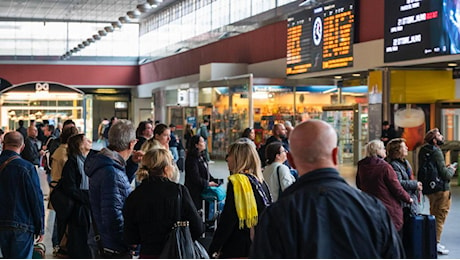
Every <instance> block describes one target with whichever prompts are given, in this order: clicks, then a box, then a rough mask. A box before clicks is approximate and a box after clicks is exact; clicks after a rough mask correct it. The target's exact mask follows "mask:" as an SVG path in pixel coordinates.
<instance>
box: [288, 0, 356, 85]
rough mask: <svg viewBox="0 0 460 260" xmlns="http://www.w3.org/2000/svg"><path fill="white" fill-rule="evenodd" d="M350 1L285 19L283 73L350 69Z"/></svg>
mask: <svg viewBox="0 0 460 260" xmlns="http://www.w3.org/2000/svg"><path fill="white" fill-rule="evenodd" d="M354 16H355V9H354V0H341V1H335V2H334V3H330V4H325V5H320V6H316V7H314V8H312V9H307V10H304V11H302V12H299V13H296V14H293V15H292V16H290V17H289V18H288V20H287V27H288V28H287V56H286V57H287V67H286V74H287V75H288V76H289V75H296V74H301V73H307V72H314V71H322V70H328V69H335V68H344V67H351V66H353V39H354V21H355V18H354Z"/></svg>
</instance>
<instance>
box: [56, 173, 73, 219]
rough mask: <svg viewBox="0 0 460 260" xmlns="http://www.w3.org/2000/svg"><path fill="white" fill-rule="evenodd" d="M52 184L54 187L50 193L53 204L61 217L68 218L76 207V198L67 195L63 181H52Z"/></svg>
mask: <svg viewBox="0 0 460 260" xmlns="http://www.w3.org/2000/svg"><path fill="white" fill-rule="evenodd" d="M53 184H54V186H53ZM50 186H51V188H53V189H52V191H51V193H50V202H51V206H53V209H54V210H55V211H56V213H57V214H59V215H60V217H59V218H62V219H67V218H68V217H69V216H70V215H71V214H72V211H73V208H74V207H75V202H74V200H73V199H72V198H70V197H69V196H67V194H66V193H65V192H64V191H63V190H62V182H61V181H58V182H56V181H52V182H51V183H50Z"/></svg>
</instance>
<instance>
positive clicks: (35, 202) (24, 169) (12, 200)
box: [0, 131, 45, 259]
mask: <svg viewBox="0 0 460 260" xmlns="http://www.w3.org/2000/svg"><path fill="white" fill-rule="evenodd" d="M22 149H24V138H23V137H22V134H21V133H20V132H17V131H14V132H8V133H6V134H5V136H4V138H3V151H2V153H1V154H0V169H1V170H0V248H1V250H2V254H3V258H7V259H10V258H19V259H21V258H32V250H33V246H34V239H37V240H38V241H42V240H43V233H44V218H45V213H44V212H45V210H44V205H43V194H42V191H41V189H40V181H39V179H38V175H37V172H36V170H35V167H34V166H33V165H32V163H30V162H28V161H26V160H24V159H22V158H21V157H20V156H19V154H20V152H21V150H22ZM2 168H3V169H2Z"/></svg>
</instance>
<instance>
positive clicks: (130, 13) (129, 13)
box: [126, 9, 141, 19]
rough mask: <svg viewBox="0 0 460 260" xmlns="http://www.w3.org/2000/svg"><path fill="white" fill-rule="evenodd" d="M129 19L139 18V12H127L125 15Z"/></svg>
mask: <svg viewBox="0 0 460 260" xmlns="http://www.w3.org/2000/svg"><path fill="white" fill-rule="evenodd" d="M126 14H127V15H128V16H129V18H131V19H136V18H139V16H141V12H139V11H138V10H137V9H136V10H134V11H129V12H127V13H126Z"/></svg>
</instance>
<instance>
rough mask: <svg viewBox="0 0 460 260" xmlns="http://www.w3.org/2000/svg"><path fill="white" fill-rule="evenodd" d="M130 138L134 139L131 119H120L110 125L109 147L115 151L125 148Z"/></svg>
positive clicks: (134, 132) (127, 147)
mask: <svg viewBox="0 0 460 260" xmlns="http://www.w3.org/2000/svg"><path fill="white" fill-rule="evenodd" d="M132 140H136V128H135V127H134V125H133V123H131V121H129V120H126V119H120V120H118V121H117V122H116V123H115V124H113V125H112V126H111V127H110V130H109V149H111V150H114V151H116V152H121V151H124V150H127V149H129V145H130V143H131V141H132Z"/></svg>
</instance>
